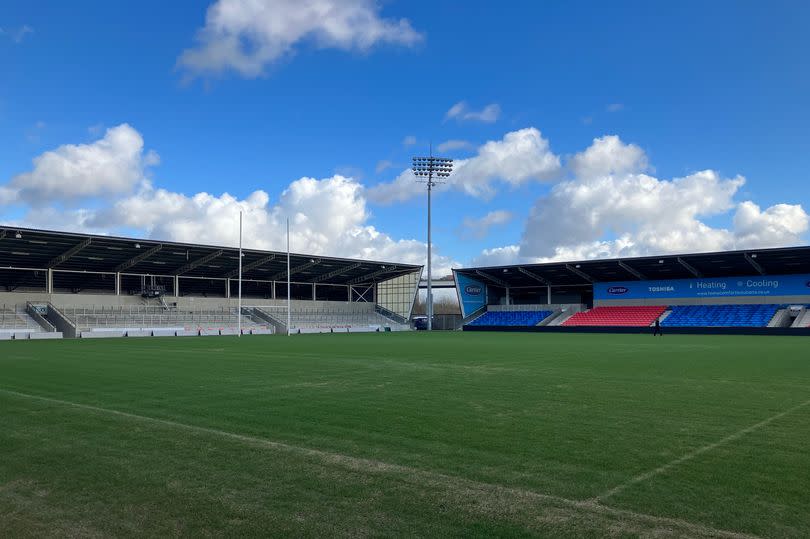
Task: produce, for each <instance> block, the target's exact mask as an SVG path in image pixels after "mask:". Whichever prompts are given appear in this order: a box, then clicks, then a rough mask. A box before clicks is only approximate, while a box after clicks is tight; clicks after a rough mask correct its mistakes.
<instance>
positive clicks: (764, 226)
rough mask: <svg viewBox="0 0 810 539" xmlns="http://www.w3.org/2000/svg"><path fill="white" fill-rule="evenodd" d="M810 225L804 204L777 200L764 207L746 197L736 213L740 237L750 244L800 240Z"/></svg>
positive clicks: (794, 242) (742, 240)
mask: <svg viewBox="0 0 810 539" xmlns="http://www.w3.org/2000/svg"><path fill="white" fill-rule="evenodd" d="M809 226H810V217H808V215H807V213H805V211H804V209H803V208H802V207H801V206H800V205H791V204H776V205H775V206H771V207H770V208H768V209H766V210H765V211H762V210H761V209H760V207H759V206H757V205H756V204H754V203H753V202H751V201H745V202H743V203H742V204H740V205H739V206H738V207H737V212H736V213H735V215H734V230H735V233H736V236H737V240H736V241H737V242H738V243H740V244H741V245H744V246H745V247H746V248H749V247H751V248H753V247H773V246H777V245H796V244H799V243H801V242H802V238H801V236H802V234H804V233H805V232H806V231H807V229H808V227H809Z"/></svg>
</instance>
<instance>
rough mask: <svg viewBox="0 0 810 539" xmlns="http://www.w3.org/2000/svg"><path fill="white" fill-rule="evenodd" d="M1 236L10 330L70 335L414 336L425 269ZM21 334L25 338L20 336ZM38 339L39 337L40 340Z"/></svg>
mask: <svg viewBox="0 0 810 539" xmlns="http://www.w3.org/2000/svg"><path fill="white" fill-rule="evenodd" d="M238 262H239V251H238V250H237V249H234V248H226V247H214V246H206V245H196V244H185V243H176V242H163V241H155V240H143V239H134V238H117V237H108V236H95V235H87V234H74V233H64V232H52V231H45V230H34V229H24V228H13V229H12V228H4V227H0V286H2V290H3V291H2V292H0V305H3V308H2V310H0V333H5V334H6V335H11V336H12V337H13V338H22V336H23V335H24V334H26V332H27V333H31V334H34V333H37V334H40V333H50V334H53V336H56V335H59V336H61V335H64V336H66V337H124V336H128V337H132V336H164V335H166V336H168V335H175V336H181V335H230V334H235V333H236V332H237V331H238V329H237V328H241V330H242V332H243V333H244V334H261V333H286V332H287V329H288V328H287V305H288V298H287V285H288V282H287V281H288V279H289V289H290V298H289V305H290V328H289V329H290V331H291V332H293V333H310V332H332V331H349V332H357V331H384V330H405V329H409V320H410V316H411V311H412V308H413V304H414V300H415V297H416V292H417V287H418V283H419V279H420V276H421V271H422V267H421V266H416V265H410V264H399V263H385V262H373V261H367V260H352V259H341V258H329V257H322V256H318V257H313V256H310V255H303V254H291V255H290V261H289V265H290V271H289V276H288V273H287V253H282V252H272V251H259V250H251V249H245V250H243V255H242V282H241V289H242V310H241V312H237V311H238V300H237V296H238V289H239V281H238ZM16 335H19V336H20V337H16ZM32 338H35V337H32Z"/></svg>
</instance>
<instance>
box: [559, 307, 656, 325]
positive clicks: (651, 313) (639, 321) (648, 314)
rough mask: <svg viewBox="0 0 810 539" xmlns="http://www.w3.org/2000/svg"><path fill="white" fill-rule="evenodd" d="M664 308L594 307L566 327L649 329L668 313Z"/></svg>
mask: <svg viewBox="0 0 810 539" xmlns="http://www.w3.org/2000/svg"><path fill="white" fill-rule="evenodd" d="M666 309H667V308H666V307H662V306H646V305H645V306H629V307H594V308H593V309H591V310H590V311H585V312H581V313H576V314H575V315H574V316H572V317H571V318H569V319H568V320H566V321H565V322H564V323H563V325H564V326H612V327H649V326H650V325H652V323H653V322H655V320H656V318H658V317H660V316H661V315H662V314H664V311H666Z"/></svg>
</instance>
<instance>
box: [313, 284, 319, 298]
mask: <svg viewBox="0 0 810 539" xmlns="http://www.w3.org/2000/svg"><path fill="white" fill-rule="evenodd" d="M316 286H318V285H317V284H316V283H312V301H317V298H318V294H317V293H316V292H315V287H316Z"/></svg>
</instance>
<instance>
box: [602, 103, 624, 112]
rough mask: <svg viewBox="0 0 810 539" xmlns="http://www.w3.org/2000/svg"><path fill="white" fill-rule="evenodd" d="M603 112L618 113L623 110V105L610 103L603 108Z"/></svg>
mask: <svg viewBox="0 0 810 539" xmlns="http://www.w3.org/2000/svg"><path fill="white" fill-rule="evenodd" d="M605 110H607V111H608V112H619V111H622V110H624V105H623V104H621V103H611V104H609V105H608V106H607V107H605Z"/></svg>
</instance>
